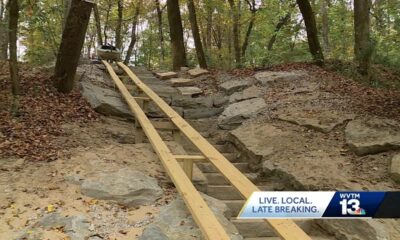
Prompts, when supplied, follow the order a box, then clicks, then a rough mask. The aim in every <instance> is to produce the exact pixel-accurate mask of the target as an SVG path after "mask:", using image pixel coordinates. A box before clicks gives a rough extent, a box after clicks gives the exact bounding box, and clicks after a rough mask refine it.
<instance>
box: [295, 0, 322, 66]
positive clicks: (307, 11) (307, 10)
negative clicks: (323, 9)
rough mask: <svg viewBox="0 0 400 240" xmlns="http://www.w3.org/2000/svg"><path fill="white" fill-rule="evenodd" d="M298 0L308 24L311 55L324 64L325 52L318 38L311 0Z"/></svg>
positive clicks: (319, 63)
mask: <svg viewBox="0 0 400 240" xmlns="http://www.w3.org/2000/svg"><path fill="white" fill-rule="evenodd" d="M296 1H297V5H298V6H299V8H300V12H301V14H302V15H303V19H304V23H305V25H306V30H307V39H308V46H309V48H310V52H311V55H312V56H313V59H314V61H315V62H316V63H317V64H318V65H322V64H323V63H324V54H323V52H322V49H321V45H320V43H319V40H318V30H317V24H316V22H315V16H314V13H313V10H312V7H311V4H310V2H309V0H296Z"/></svg>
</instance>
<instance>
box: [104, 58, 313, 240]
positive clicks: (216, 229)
mask: <svg viewBox="0 0 400 240" xmlns="http://www.w3.org/2000/svg"><path fill="white" fill-rule="evenodd" d="M103 64H104V65H105V66H106V68H107V70H108V72H109V74H110V76H111V78H112V79H113V81H114V82H115V85H116V86H117V88H118V89H119V91H120V92H121V94H122V96H123V98H124V99H125V101H126V102H127V104H128V106H129V108H130V110H131V111H132V113H133V114H134V116H135V121H136V129H137V131H136V138H137V140H138V141H139V142H140V141H143V137H144V136H143V134H145V135H146V137H147V138H148V140H149V142H150V144H151V145H152V147H153V149H154V151H155V152H156V153H157V155H158V157H159V159H160V160H161V162H162V164H163V166H164V168H165V170H166V172H167V174H168V175H169V177H170V178H171V180H172V181H173V183H174V185H175V187H176V188H177V190H178V192H179V194H180V196H181V197H182V198H183V200H184V201H185V203H186V206H187V208H188V209H189V211H190V213H191V214H192V216H193V219H194V220H195V222H196V224H197V225H198V226H199V228H200V230H201V232H202V234H203V236H204V238H205V239H209V240H228V239H230V237H229V235H228V234H227V233H226V231H225V229H224V228H223V227H222V225H221V223H220V222H219V221H218V220H217V218H216V216H215V215H214V213H213V212H212V211H211V210H210V208H209V207H208V205H207V204H206V202H205V201H204V200H203V198H202V196H201V195H200V193H199V192H198V191H197V189H196V188H195V186H194V185H193V183H192V172H193V163H194V162H196V161H203V162H209V163H211V164H212V165H213V166H214V167H215V168H216V169H217V170H218V171H219V172H220V173H221V174H222V175H223V176H224V177H225V178H226V180H227V181H228V182H230V184H231V185H232V186H233V187H234V188H235V189H236V190H237V191H238V192H239V193H240V195H241V196H242V197H243V199H247V198H249V197H250V195H251V194H252V193H253V192H254V191H260V190H259V188H258V187H257V186H256V185H254V184H253V183H252V182H251V181H250V180H249V179H248V178H247V177H246V176H245V175H244V174H243V173H241V172H240V171H239V170H238V169H237V168H236V167H235V166H234V165H233V164H232V163H231V162H230V161H229V160H227V159H226V158H225V157H224V155H223V154H221V153H220V152H219V151H218V150H217V149H216V148H215V147H214V146H213V145H212V144H211V143H209V142H208V141H207V140H206V139H205V138H204V137H203V136H202V135H201V134H200V133H199V132H197V131H196V130H195V129H194V128H193V127H192V126H191V125H189V124H188V123H187V122H186V121H185V120H184V119H183V118H182V117H181V116H180V115H179V114H178V113H177V112H175V110H174V109H173V108H171V107H170V106H169V105H168V104H167V103H166V102H165V101H164V100H163V99H162V98H161V97H160V96H158V95H157V94H156V93H155V92H154V91H153V90H152V89H150V88H149V87H148V86H147V85H145V84H144V83H143V82H142V81H141V80H140V79H139V78H138V77H137V76H136V75H135V74H134V73H133V72H132V71H131V69H130V68H129V67H128V66H126V65H124V64H123V63H121V62H118V63H117V65H118V67H120V68H121V69H122V70H123V71H124V74H126V75H127V76H128V77H129V79H130V80H132V81H133V83H134V85H135V86H136V87H137V90H138V92H140V93H141V94H139V96H132V95H131V93H130V92H129V91H128V89H127V87H126V86H125V85H124V83H123V82H122V81H121V79H120V78H119V77H118V75H117V74H116V73H115V71H114V69H113V67H112V66H111V65H110V63H108V62H106V61H103ZM150 101H151V102H153V103H154V104H155V105H156V106H157V107H158V108H159V109H160V110H161V111H162V112H163V113H164V114H165V115H166V116H167V118H168V120H169V123H168V124H169V125H171V126H173V127H174V128H175V129H176V130H174V139H175V141H178V142H179V141H182V139H183V138H181V136H185V137H186V139H188V140H189V141H190V142H191V143H192V144H193V145H194V146H195V147H196V148H197V149H198V150H199V152H200V153H201V155H173V154H172V152H171V151H170V149H169V148H168V146H167V144H166V143H165V142H164V140H163V139H162V138H161V136H160V134H159V133H158V131H157V129H159V128H161V129H162V128H163V127H168V126H165V124H164V126H161V125H159V123H156V122H153V121H151V120H150V119H149V118H148V117H147V116H146V113H145V109H146V105H148V103H149V102H150ZM171 129H172V128H171ZM265 223H266V224H268V225H270V226H271V228H272V229H273V230H274V231H275V232H276V234H277V236H279V237H280V238H281V239H285V240H306V239H307V240H310V239H311V238H310V237H309V236H308V235H307V234H306V233H305V232H304V231H303V230H302V229H301V228H300V227H299V226H297V225H296V223H294V222H293V221H291V220H283V219H282V220H281V219H274V220H265ZM266 227H267V226H266Z"/></svg>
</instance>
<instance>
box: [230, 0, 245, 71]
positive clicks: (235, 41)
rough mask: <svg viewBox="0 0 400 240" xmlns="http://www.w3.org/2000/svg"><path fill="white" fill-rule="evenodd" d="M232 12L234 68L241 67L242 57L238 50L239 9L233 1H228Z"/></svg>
mask: <svg viewBox="0 0 400 240" xmlns="http://www.w3.org/2000/svg"><path fill="white" fill-rule="evenodd" d="M228 2H229V6H230V8H231V12H232V31H233V48H234V50H235V61H236V67H238V68H240V67H241V66H242V57H241V49H240V32H239V21H240V19H239V17H240V15H239V9H238V7H237V6H236V4H235V1H234V0H228Z"/></svg>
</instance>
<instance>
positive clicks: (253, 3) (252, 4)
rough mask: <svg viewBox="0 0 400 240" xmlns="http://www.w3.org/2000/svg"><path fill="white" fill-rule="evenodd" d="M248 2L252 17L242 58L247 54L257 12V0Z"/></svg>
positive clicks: (244, 42) (243, 46)
mask: <svg viewBox="0 0 400 240" xmlns="http://www.w3.org/2000/svg"><path fill="white" fill-rule="evenodd" d="M247 3H248V4H249V10H250V12H251V18H250V23H249V26H248V27H247V32H246V36H245V38H244V41H243V45H242V58H244V57H245V56H246V50H247V46H248V45H249V39H250V35H251V31H252V30H253V26H254V22H255V20H256V13H257V9H256V1H255V0H252V1H251V2H250V1H247Z"/></svg>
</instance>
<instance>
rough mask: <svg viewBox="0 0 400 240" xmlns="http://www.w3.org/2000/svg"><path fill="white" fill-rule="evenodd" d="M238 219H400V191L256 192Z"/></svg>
mask: <svg viewBox="0 0 400 240" xmlns="http://www.w3.org/2000/svg"><path fill="white" fill-rule="evenodd" d="M238 218H239V219H270V218H275V219H277V218H280V219H290V218H335V219H338V218H342V219H351V218H400V192H347V191H346V192H254V193H253V194H252V195H251V196H250V198H249V199H248V200H247V202H246V203H245V205H244V206H243V208H242V210H241V211H240V213H239V216H238Z"/></svg>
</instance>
